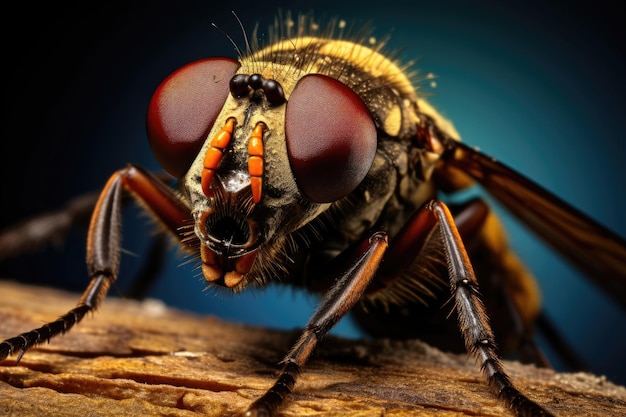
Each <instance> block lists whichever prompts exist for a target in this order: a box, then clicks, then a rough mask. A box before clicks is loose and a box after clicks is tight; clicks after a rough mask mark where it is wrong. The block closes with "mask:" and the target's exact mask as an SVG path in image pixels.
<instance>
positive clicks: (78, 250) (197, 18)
mask: <svg viewBox="0 0 626 417" xmlns="http://www.w3.org/2000/svg"><path fill="white" fill-rule="evenodd" d="M404 3H405V2H404V1H402V2H396V1H385V2H369V1H361V2H358V3H357V2H344V3H340V2H336V1H334V2H330V1H325V0H317V1H300V2H297V5H298V6H297V7H294V6H292V5H291V4H290V3H289V2H286V1H282V2H275V3H274V5H273V6H268V5H267V2H249V1H248V2H243V1H232V2H229V4H228V5H227V6H224V5H222V4H220V3H219V2H208V1H176V2H159V1H156V2H149V3H148V2H146V3H145V4H144V3H141V2H132V1H131V2H127V3H125V5H124V8H117V7H116V6H113V5H98V4H93V3H91V4H87V3H85V4H84V5H82V4H80V3H78V4H76V5H71V4H68V5H65V6H63V5H58V6H51V5H43V6H38V8H37V9H34V8H33V9H30V8H29V9H24V10H19V9H18V10H17V11H16V12H15V13H14V15H13V18H14V19H16V21H18V29H17V30H15V29H11V32H6V31H7V28H4V29H3V31H5V33H3V35H4V36H3V39H4V40H5V64H4V65H5V67H6V68H5V71H6V75H5V77H4V83H3V84H4V85H3V97H4V107H3V140H2V145H1V146H2V148H1V153H0V158H2V166H1V167H0V170H1V171H0V174H1V175H0V181H1V189H0V197H1V202H2V216H1V219H0V221H1V226H3V227H4V226H7V225H9V224H13V223H15V222H16V221H18V220H21V219H23V218H26V217H28V216H31V215H35V214H37V213H40V212H43V211H46V210H50V209H53V208H58V207H61V206H62V204H63V203H64V202H65V201H67V200H68V199H69V198H71V197H72V196H75V195H78V194H80V193H82V192H85V191H90V190H95V189H98V188H99V187H101V186H102V185H103V184H104V182H105V181H106V179H107V178H108V176H109V175H110V174H111V173H112V172H113V171H115V170H116V169H118V168H120V167H122V166H124V165H125V164H126V163H128V162H133V163H138V164H140V165H142V166H144V167H146V168H148V169H158V165H157V163H156V161H155V160H154V159H153V157H152V155H151V152H150V150H149V148H148V145H147V142H146V139H145V128H144V119H145V109H146V106H147V103H148V100H149V99H150V96H151V94H152V91H153V90H154V88H155V87H156V85H158V83H159V82H160V81H161V80H162V79H163V78H164V77H165V76H166V75H167V74H169V73H170V72H171V71H173V70H174V69H176V68H177V67H179V66H181V65H182V64H184V63H186V62H189V61H191V60H193V59H197V58H201V57H207V56H220V55H221V56H232V57H234V56H235V53H234V50H233V47H232V45H231V44H230V43H229V41H228V40H227V39H226V38H225V36H224V35H223V34H221V33H220V32H219V31H217V30H216V29H214V28H213V27H211V23H213V22H215V23H216V24H218V25H219V26H220V27H221V28H222V29H223V30H224V31H225V32H227V33H229V34H230V35H231V36H232V37H233V38H234V39H235V40H236V41H237V42H238V43H239V45H240V46H241V45H243V40H242V36H241V31H240V28H239V27H238V24H237V22H236V21H235V19H234V17H233V16H232V14H231V10H235V11H236V12H237V14H238V16H239V17H240V18H241V20H242V21H243V22H244V25H245V27H246V29H247V30H248V34H250V33H251V31H252V28H253V27H254V25H255V24H256V23H257V22H260V32H261V33H266V31H265V28H266V27H267V25H268V24H269V23H271V21H272V19H273V18H274V16H275V13H276V11H277V10H278V9H279V8H281V9H282V10H294V11H304V12H307V11H310V10H313V11H315V14H316V16H318V17H334V16H338V17H341V18H344V19H346V20H347V22H348V24H350V23H355V24H356V25H357V26H360V25H363V24H364V23H366V22H371V23H372V27H373V30H374V34H375V36H377V37H378V38H380V37H383V36H385V35H387V34H391V39H390V41H389V43H388V45H389V49H391V50H399V51H400V52H399V56H400V58H401V59H403V60H405V61H409V60H413V61H416V67H417V68H419V69H420V70H421V71H422V72H423V73H429V72H432V73H434V74H436V75H437V78H436V82H437V87H436V88H434V89H433V88H430V87H429V86H425V87H424V91H428V92H429V93H433V96H432V97H431V98H430V101H431V102H432V103H433V104H435V105H436V106H437V107H438V108H439V109H440V110H441V111H442V112H443V113H444V114H445V115H446V116H448V117H449V118H451V119H452V120H453V121H454V123H455V124H456V126H457V128H458V130H459V131H460V132H461V135H462V136H463V139H464V141H465V142H467V143H469V144H471V145H474V146H478V147H480V148H481V149H482V150H484V151H485V152H487V153H489V154H491V155H493V156H496V157H497V158H499V159H500V160H502V161H504V162H506V163H507V164H509V165H510V166H512V167H514V168H516V169H518V170H520V171H521V172H523V173H525V174H527V175H528V176H529V177H531V178H532V179H534V180H536V181H537V182H539V183H541V184H543V185H544V186H546V187H547V188H548V189H550V190H552V191H554V192H555V193H556V194H558V195H559V196H561V197H563V198H564V199H566V200H568V201H570V202H571V203H573V204H574V205H575V206H577V207H578V208H580V209H581V210H583V211H584V212H586V213H589V214H591V215H592V216H594V217H595V218H596V219H598V220H599V221H600V222H602V223H603V224H605V225H607V226H609V227H610V228H612V229H614V230H615V231H616V232H617V233H618V234H620V235H622V236H626V221H625V220H624V215H623V213H624V212H625V211H626V210H625V209H626V197H624V195H623V189H624V185H623V184H624V183H623V181H624V176H625V175H624V173H623V166H624V162H623V155H624V153H623V140H624V133H623V120H624V110H625V106H624V98H625V97H626V87H625V86H626V83H625V81H624V74H626V71H625V70H626V68H625V50H624V46H623V39H624V35H625V33H624V32H625V29H624V28H625V27H626V24H625V23H626V22H624V20H625V16H626V12H625V10H624V4H623V2H609V1H600V2H596V3H594V5H593V6H592V8H591V6H587V5H576V4H574V3H571V4H570V3H569V2H550V4H549V5H546V4H544V2H538V1H524V2H519V3H515V4H509V3H507V4H506V5H504V4H500V3H499V2H485V1H478V2H472V4H471V5H470V4H468V3H469V2H463V1H452V2H440V4H435V3H436V2H432V1H428V2H425V1H416V2H414V3H412V4H411V5H406V4H404ZM357 4H358V5H357ZM588 7H589V8H588ZM503 217H504V219H505V221H506V222H507V228H508V230H509V234H510V238H511V244H512V246H513V247H514V248H515V249H516V251H517V252H518V253H519V254H520V256H521V257H522V258H523V259H524V260H525V262H526V263H527V264H528V265H529V267H530V268H531V269H532V270H533V271H534V272H535V273H536V275H537V277H538V280H539V282H540V285H541V288H542V290H543V294H544V305H545V310H546V311H547V313H548V315H549V316H550V317H551V318H552V319H553V320H554V321H555V322H556V324H557V325H558V327H559V328H560V329H562V330H563V332H564V333H565V335H566V337H567V339H568V341H569V342H570V343H571V344H572V345H573V346H574V347H575V348H576V350H577V351H578V352H579V353H580V354H581V355H582V356H583V357H584V358H585V359H586V360H587V361H588V362H589V363H590V364H591V365H592V367H593V369H594V370H595V371H596V372H598V373H602V374H605V375H607V376H608V377H609V378H610V379H611V380H614V381H617V382H620V383H622V384H624V383H626V361H625V360H624V359H623V352H626V337H625V334H626V332H625V330H626V325H625V324H624V323H625V322H626V320H625V319H626V314H625V312H624V311H623V310H622V309H620V308H619V307H618V306H617V305H616V304H615V303H614V302H613V301H612V300H610V299H608V298H607V297H605V296H604V295H603V294H601V293H599V292H598V291H597V290H596V289H595V288H594V287H593V286H592V285H591V284H590V283H589V282H588V281H587V280H586V279H585V278H583V277H581V276H580V275H579V274H578V272H577V271H575V270H573V269H572V268H571V267H570V266H568V265H567V264H565V263H564V262H563V261H562V260H561V259H560V258H559V257H558V256H557V255H555V254H553V253H552V252H551V251H550V250H549V249H548V248H547V247H545V246H544V245H543V244H542V243H541V242H539V241H537V240H536V239H535V238H534V237H533V236H531V235H530V234H529V233H528V232H527V231H526V230H525V229H524V227H523V226H521V225H519V224H518V223H516V222H515V221H513V220H512V219H510V218H509V217H508V216H507V215H506V213H503ZM125 222H126V226H127V227H125V228H124V248H125V249H126V250H127V251H128V252H129V253H124V255H123V256H122V274H121V277H120V280H119V285H118V288H117V289H116V288H113V289H112V291H111V293H112V295H123V294H124V290H125V288H127V286H128V284H129V282H130V278H131V277H132V276H133V272H134V271H136V270H137V269H138V268H139V267H140V266H141V265H142V256H143V254H145V252H146V250H147V246H146V245H147V241H148V239H147V236H149V234H150V233H151V231H152V229H151V226H150V225H149V222H148V221H147V220H146V219H145V216H141V215H140V214H139V212H138V211H136V210H128V213H127V215H126V217H125ZM83 259H84V231H83V230H75V231H73V232H72V233H71V234H70V236H69V237H68V239H67V240H66V241H64V242H60V243H59V244H58V245H56V246H54V247H53V248H50V249H49V250H43V251H39V252H38V253H37V254H36V255H34V256H31V257H23V258H18V259H16V260H12V261H9V262H4V263H2V264H0V272H1V273H2V275H1V276H3V277H10V278H14V279H19V280H20V281H22V282H39V283H43V284H46V285H52V286H58V287H64V288H69V289H72V290H75V291H81V290H82V289H83V288H84V286H85V285H86V282H87V277H86V273H85V267H84V263H83ZM180 263H181V259H180V258H177V257H176V256H175V251H172V252H171V256H169V257H168V259H167V260H166V268H165V269H164V270H163V272H162V274H161V276H160V278H159V281H158V282H157V284H156V285H155V287H154V289H153V291H152V292H151V294H150V296H152V297H158V298H161V299H163V300H165V301H166V302H167V303H168V304H170V305H173V306H176V307H179V308H181V309H185V310H192V311H195V312H198V313H202V314H216V315H219V316H220V317H222V318H226V319H231V320H236V321H240V322H246V323H253V324H260V325H264V326H269V327H275V328H287V329H291V328H294V327H302V326H303V325H304V324H305V323H306V321H307V319H308V317H309V315H310V314H311V312H312V311H313V309H314V308H315V306H316V302H317V300H316V299H315V297H313V296H311V295H307V294H304V293H300V292H295V291H292V290H291V289H287V288H274V287H269V288H268V289H267V290H266V291H259V292H254V293H246V294H243V295H240V296H237V297H231V296H228V295H225V294H224V293H223V292H220V293H215V292H213V291H203V289H204V284H203V282H202V279H201V278H200V277H199V275H198V271H197V270H195V269H194V268H193V266H192V265H184V266H180ZM1 300H2V294H0V302H1ZM59 313H61V312H59ZM334 332H335V333H336V334H343V335H348V336H350V337H358V332H357V330H355V328H354V327H353V326H352V325H351V322H350V320H349V319H346V320H343V321H342V322H341V323H340V324H339V325H338V326H337V328H336V329H335V330H334ZM554 360H555V364H556V365H557V367H560V366H561V365H560V363H559V362H558V360H557V359H554Z"/></svg>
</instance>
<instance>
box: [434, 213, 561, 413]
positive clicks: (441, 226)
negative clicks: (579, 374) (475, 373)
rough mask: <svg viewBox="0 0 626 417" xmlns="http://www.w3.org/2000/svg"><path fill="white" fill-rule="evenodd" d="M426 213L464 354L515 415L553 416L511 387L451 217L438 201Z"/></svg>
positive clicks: (476, 284)
mask: <svg viewBox="0 0 626 417" xmlns="http://www.w3.org/2000/svg"><path fill="white" fill-rule="evenodd" d="M426 209H427V210H428V211H431V212H432V213H433V214H434V217H435V218H436V220H437V223H438V226H437V229H438V231H439V233H440V234H441V238H442V241H443V245H444V248H445V255H446V256H445V257H446V262H447V265H448V271H449V279H450V288H451V291H452V295H453V297H454V301H455V308H456V311H457V313H458V318H459V327H460V328H461V331H462V333H463V337H464V339H465V346H466V349H467V351H468V352H470V353H472V354H473V355H474V356H475V357H476V359H477V360H478V362H479V363H480V367H481V369H482V371H483V372H484V373H485V375H486V377H487V380H488V382H489V385H490V386H491V387H492V388H493V389H494V390H495V392H496V394H497V395H498V397H499V398H501V399H503V400H504V401H505V402H506V403H507V404H508V405H509V406H510V407H511V408H512V409H513V410H514V411H515V413H516V414H517V415H519V416H550V415H552V414H550V413H549V412H548V411H546V410H545V409H544V408H543V407H541V406H540V405H538V404H537V403H535V402H534V401H532V400H530V399H529V398H528V397H526V396H525V395H524V394H522V393H521V392H519V391H518V390H517V389H516V388H515V387H514V386H513V384H512V383H511V381H510V379H509V377H508V375H507V374H506V372H505V371H504V368H503V366H502V363H501V362H500V360H499V359H498V356H497V354H496V346H495V341H494V336H493V332H492V330H491V327H490V325H489V321H488V318H487V315H486V313H485V309H484V307H483V303H482V301H481V299H480V293H479V291H478V281H477V280H476V276H475V275H474V270H473V268H472V265H471V263H470V260H469V257H468V255H467V252H466V251H465V247H464V245H463V242H462V241H461V237H460V235H459V232H458V230H457V228H456V226H455V224H454V219H453V217H452V214H450V211H449V210H448V208H447V207H446V205H445V204H443V203H440V202H437V201H432V202H430V203H429V204H427V206H426Z"/></svg>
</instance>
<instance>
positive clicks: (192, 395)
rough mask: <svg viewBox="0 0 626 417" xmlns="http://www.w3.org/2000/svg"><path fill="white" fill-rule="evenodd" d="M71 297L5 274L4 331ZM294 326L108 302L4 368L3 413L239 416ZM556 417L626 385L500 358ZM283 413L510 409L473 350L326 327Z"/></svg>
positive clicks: (624, 394) (579, 411) (269, 379)
mask: <svg viewBox="0 0 626 417" xmlns="http://www.w3.org/2000/svg"><path fill="white" fill-rule="evenodd" d="M77 299H78V296H77V295H75V294H67V293H63V292H60V291H57V290H51V289H45V288H39V287H28V286H21V285H17V284H15V283H9V282H6V281H0V338H1V339H4V338H7V337H11V336H15V335H16V334H18V333H20V332H23V331H27V330H31V329H32V328H35V327H37V326H39V325H41V324H42V323H43V322H46V321H49V320H51V319H53V318H56V317H57V316H58V315H60V314H61V313H64V312H65V311H67V310H68V309H69V308H71V307H72V306H73V305H74V304H75V302H76V300H77ZM297 336H298V332H297V331H293V332H279V331H273V330H267V329H262V328H256V327H248V326H243V325H239V324H232V323H226V322H223V321H220V320H219V319H217V318H213V317H199V316H195V315H192V314H187V313H183V312H180V311H176V310H171V309H167V308H166V307H165V306H164V305H163V304H162V303H160V302H158V301H153V300H152V301H145V302H134V301H125V300H120V299H115V298H108V299H106V300H105V302H104V305H103V307H102V308H101V309H100V311H98V312H97V313H96V314H95V315H93V316H87V317H86V318H85V319H84V320H83V322H82V323H81V324H79V326H78V327H77V328H75V329H73V330H72V331H70V332H69V333H67V334H66V335H64V336H62V337H58V338H56V339H54V340H53V341H52V342H51V343H50V344H45V345H43V346H41V347H39V348H36V349H32V350H30V351H28V352H27V353H26V355H24V357H23V359H22V360H21V362H20V363H19V365H17V366H16V364H15V358H9V359H7V360H5V361H3V362H2V366H0V416H126V415H128V416H236V415H239V414H240V413H241V412H242V411H243V410H244V409H245V408H246V406H247V405H248V404H250V403H251V402H252V401H253V400H254V399H255V398H256V397H258V396H259V395H261V394H262V393H263V392H264V390H265V389H267V388H268V387H269V386H270V385H271V384H272V383H273V382H274V377H275V376H276V373H277V371H278V369H279V367H278V365H277V363H278V362H279V361H280V360H281V359H282V356H283V355H284V354H285V352H286V351H287V350H288V349H289V347H290V345H291V343H292V342H293V341H294V340H295V339H296V338H297ZM506 367H507V369H508V371H509V373H510V375H511V377H512V378H513V381H514V383H515V384H516V385H517V386H518V388H520V389H521V390H522V391H524V392H525V393H527V395H529V396H530V397H531V398H533V399H535V400H536V401H538V402H540V403H541V404H543V405H544V406H545V407H546V408H548V409H549V410H550V411H552V412H554V413H555V414H556V415H559V416H579V415H592V416H618V415H625V414H626V389H625V388H624V387H620V386H616V385H613V384H612V383H610V382H608V381H607V380H606V379H605V378H603V377H597V376H593V375H589V374H578V373H577V374H556V373H554V372H552V371H550V370H537V369H535V368H534V367H531V366H522V365H519V364H516V363H510V362H507V363H506ZM280 415H281V416H285V417H287V416H346V417H357V416H385V417H389V416H414V415H420V416H461V415H462V416H468V415H471V416H475V415H480V416H506V415H511V414H510V412H509V411H508V410H506V409H505V408H504V407H503V406H502V405H501V403H500V402H498V401H497V400H496V399H495V398H494V396H493V394H492V393H491V392H490V391H489V389H488V387H487V386H486V384H485V383H484V380H483V377H482V375H481V374H480V373H479V371H478V370H477V368H476V366H475V364H474V362H473V360H472V359H468V358H467V356H465V355H447V354H444V353H442V352H440V351H438V350H436V349H433V348H431V347H429V346H427V345H425V344H423V343H421V342H418V341H407V342H394V341H388V340H377V341H371V342H366V341H351V340H344V339H340V338H336V337H328V338H327V339H325V340H324V342H323V343H322V346H321V347H320V349H319V350H318V351H317V352H316V354H315V355H314V357H313V359H312V360H311V361H310V363H309V364H308V366H307V367H306V369H305V371H304V373H303V374H302V375H301V377H300V379H299V381H298V384H297V385H296V392H295V393H294V394H293V395H292V397H291V398H290V400H289V401H288V402H287V403H286V404H285V407H284V408H283V409H282V412H281V414H280Z"/></svg>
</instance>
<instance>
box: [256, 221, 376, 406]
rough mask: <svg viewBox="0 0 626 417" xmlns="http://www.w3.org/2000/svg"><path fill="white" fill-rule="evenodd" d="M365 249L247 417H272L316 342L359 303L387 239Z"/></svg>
mask: <svg viewBox="0 0 626 417" xmlns="http://www.w3.org/2000/svg"><path fill="white" fill-rule="evenodd" d="M367 246H368V247H367V248H366V249H365V250H364V252H362V255H361V256H360V257H359V258H358V259H357V260H356V262H354V263H353V264H352V266H351V267H350V268H348V269H347V270H346V271H345V272H343V274H342V275H341V276H340V277H339V280H338V281H337V283H336V284H335V286H333V287H332V288H331V289H330V290H329V291H328V293H327V294H326V295H325V297H324V299H323V300H322V303H321V304H320V306H319V307H318V309H317V311H316V312H315V313H314V314H313V316H312V317H311V319H310V320H309V323H308V324H307V326H306V328H305V329H304V332H303V333H302V335H301V336H300V339H298V341H297V342H296V344H295V345H294V346H293V347H292V348H291V350H290V351H289V353H288V354H287V356H286V357H285V359H283V364H284V365H283V369H282V371H281V373H280V375H279V376H278V379H277V380H276V383H274V385H273V386H272V387H271V388H270V389H269V390H268V391H267V392H266V393H265V394H264V395H263V396H262V397H260V398H259V399H258V400H256V401H255V402H254V403H253V404H252V405H251V406H250V407H249V408H248V411H247V412H246V416H247V417H269V416H271V415H272V413H273V412H274V411H275V410H276V409H277V408H278V407H279V406H280V405H281V404H282V403H283V401H284V400H285V397H286V396H287V395H288V394H289V393H291V391H292V390H293V387H294V385H295V383H296V378H297V377H298V374H299V373H300V371H301V369H302V368H303V367H304V365H305V363H306V361H307V360H308V358H309V356H310V355H311V353H312V352H313V350H314V349H315V347H316V346H317V344H318V343H319V341H320V340H321V339H322V338H323V337H324V335H326V333H328V331H329V330H330V329H331V328H332V327H333V326H334V325H335V324H336V323H337V322H338V321H339V320H341V318H343V317H344V316H345V315H346V314H347V313H348V311H350V309H351V308H352V307H353V306H354V304H356V303H357V301H359V300H360V299H361V296H362V295H363V293H364V292H365V289H366V288H367V286H368V285H369V283H370V281H371V280H372V277H373V276H374V274H375V272H376V269H377V268H378V266H379V264H380V262H381V259H382V257H383V254H384V252H385V250H386V249H387V235H386V234H385V233H382V232H378V233H375V234H374V235H373V236H372V237H371V238H370V239H369V241H368V242H367Z"/></svg>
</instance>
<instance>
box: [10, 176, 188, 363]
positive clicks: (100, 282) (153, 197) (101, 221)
mask: <svg viewBox="0 0 626 417" xmlns="http://www.w3.org/2000/svg"><path fill="white" fill-rule="evenodd" d="M124 190H129V191H131V193H132V195H133V196H135V197H136V198H137V199H138V200H140V201H141V202H143V203H144V204H145V205H146V206H147V207H148V208H149V209H150V210H151V211H152V212H153V214H154V215H155V216H156V217H157V218H158V219H159V220H161V222H162V223H163V225H164V226H165V227H166V228H167V229H169V230H170V231H172V232H173V233H175V234H176V235H177V236H179V238H180V239H182V235H180V232H179V229H180V228H181V227H183V226H184V225H186V224H187V223H189V222H190V221H191V220H190V219H191V215H190V212H189V209H188V208H187V206H185V205H184V204H183V203H182V202H181V201H180V199H179V198H178V196H177V195H176V194H175V193H174V192H173V191H172V190H171V189H170V188H169V187H168V186H167V185H165V184H164V183H163V182H162V181H161V180H159V179H158V178H156V177H155V176H153V175H151V174H149V173H148V172H146V171H144V170H142V169H140V168H138V167H136V166H132V165H130V166H128V167H126V168H123V169H121V170H119V171H117V172H115V174H113V175H112V176H111V178H110V179H109V181H108V182H107V184H106V185H105V187H104V189H103V190H102V193H101V194H100V197H99V198H98V201H97V203H96V207H95V210H94V212H93V215H92V217H91V223H90V226H89V233H88V237H87V270H88V272H89V277H90V282H89V286H88V287H87V289H86V290H85V291H84V292H83V295H82V297H81V299H80V301H79V302H78V304H77V306H76V307H74V308H73V309H72V310H70V311H69V312H67V313H66V314H64V315H63V316H61V317H59V318H58V319H57V320H55V321H52V322H50V323H47V324H45V325H43V326H41V327H39V328H37V329H34V330H31V331H30V332H26V333H22V334H21V335H19V336H16V337H13V338H11V339H7V340H5V341H4V342H2V343H0V360H3V359H5V358H6V357H7V356H9V355H12V354H15V353H18V357H17V360H18V362H19V360H20V359H21V357H22V355H23V354H24V353H25V352H26V350H27V349H29V348H31V347H32V346H34V345H37V344H39V343H42V342H45V341H47V340H50V339H51V338H52V337H54V336H56V335H58V334H61V333H64V332H66V331H68V330H69V329H71V328H72V327H73V326H74V325H75V324H77V323H78V322H80V321H81V320H82V318H83V317H84V316H85V314H87V313H88V312H89V311H94V310H95V309H96V308H97V307H98V305H99V304H100V302H101V301H102V299H103V298H104V296H105V295H106V293H107V291H108V289H109V287H110V286H111V284H112V283H113V282H114V281H115V280H116V279H117V275H118V271H119V255H120V240H121V238H120V229H121V210H122V198H123V192H124ZM186 243H188V244H189V245H191V243H190V242H186Z"/></svg>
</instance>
